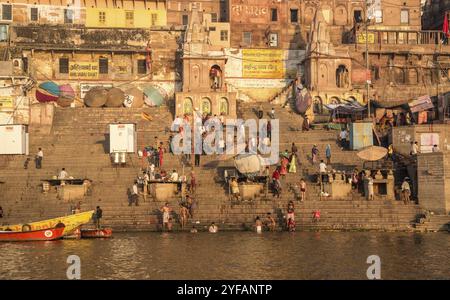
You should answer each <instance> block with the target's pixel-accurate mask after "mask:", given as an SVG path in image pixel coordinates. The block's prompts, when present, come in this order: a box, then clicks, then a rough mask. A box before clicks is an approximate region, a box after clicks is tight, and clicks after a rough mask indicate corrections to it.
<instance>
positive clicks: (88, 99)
mask: <svg viewBox="0 0 450 300" xmlns="http://www.w3.org/2000/svg"><path fill="white" fill-rule="evenodd" d="M107 96H108V92H107V90H106V89H105V88H103V87H94V88H92V89H90V90H89V91H88V92H87V93H86V96H84V104H86V106H89V107H102V106H103V105H105V103H106V100H107Z"/></svg>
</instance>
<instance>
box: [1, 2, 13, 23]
mask: <svg viewBox="0 0 450 300" xmlns="http://www.w3.org/2000/svg"><path fill="white" fill-rule="evenodd" d="M2 19H3V20H5V21H11V20H12V5H11V4H2Z"/></svg>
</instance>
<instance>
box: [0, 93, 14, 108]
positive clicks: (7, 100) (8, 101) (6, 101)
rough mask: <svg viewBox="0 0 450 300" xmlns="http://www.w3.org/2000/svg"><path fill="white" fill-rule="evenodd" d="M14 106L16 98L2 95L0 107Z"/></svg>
mask: <svg viewBox="0 0 450 300" xmlns="http://www.w3.org/2000/svg"><path fill="white" fill-rule="evenodd" d="M2 108H14V99H13V98H12V97H10V96H0V109H2Z"/></svg>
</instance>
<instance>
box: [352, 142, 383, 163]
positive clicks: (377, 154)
mask: <svg viewBox="0 0 450 300" xmlns="http://www.w3.org/2000/svg"><path fill="white" fill-rule="evenodd" d="M386 154H387V149H386V148H384V147H378V146H369V147H367V148H364V149H362V150H361V151H359V152H358V153H357V154H356V155H358V157H359V158H361V159H363V160H366V161H377V160H380V159H382V158H383V157H385V156H386Z"/></svg>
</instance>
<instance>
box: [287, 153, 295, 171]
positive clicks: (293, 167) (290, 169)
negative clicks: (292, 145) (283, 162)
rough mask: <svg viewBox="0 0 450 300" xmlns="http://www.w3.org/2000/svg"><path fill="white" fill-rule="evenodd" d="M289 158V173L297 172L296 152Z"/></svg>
mask: <svg viewBox="0 0 450 300" xmlns="http://www.w3.org/2000/svg"><path fill="white" fill-rule="evenodd" d="M289 160H290V161H291V162H290V163H289V173H297V159H296V155H295V153H292V154H291V157H290V159H289Z"/></svg>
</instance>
